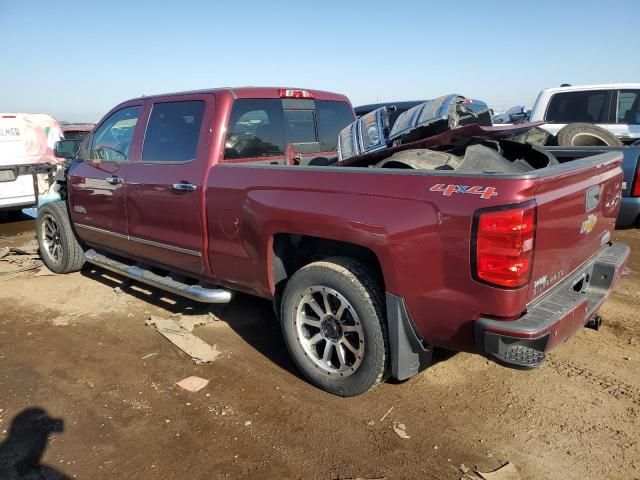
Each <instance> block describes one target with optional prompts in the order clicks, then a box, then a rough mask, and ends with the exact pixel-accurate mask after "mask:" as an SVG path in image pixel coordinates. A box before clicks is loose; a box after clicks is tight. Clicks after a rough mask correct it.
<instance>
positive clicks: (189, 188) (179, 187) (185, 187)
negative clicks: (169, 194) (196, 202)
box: [173, 183, 198, 192]
mask: <svg viewBox="0 0 640 480" xmlns="http://www.w3.org/2000/svg"><path fill="white" fill-rule="evenodd" d="M196 188H198V186H197V185H194V184H193V183H174V184H173V190H174V191H175V192H193V191H194V190H195V189H196Z"/></svg>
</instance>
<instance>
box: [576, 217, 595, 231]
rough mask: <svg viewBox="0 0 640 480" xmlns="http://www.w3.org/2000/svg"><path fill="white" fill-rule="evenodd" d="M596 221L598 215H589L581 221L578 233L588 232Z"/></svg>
mask: <svg viewBox="0 0 640 480" xmlns="http://www.w3.org/2000/svg"><path fill="white" fill-rule="evenodd" d="M597 221H598V217H596V216H595V215H589V216H588V217H587V219H586V220H585V221H584V222H582V226H581V227H580V233H590V232H591V230H593V227H595V226H596V222H597Z"/></svg>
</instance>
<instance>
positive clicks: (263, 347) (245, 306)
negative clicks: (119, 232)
mask: <svg viewBox="0 0 640 480" xmlns="http://www.w3.org/2000/svg"><path fill="white" fill-rule="evenodd" d="M82 275H83V276H85V277H87V278H89V279H91V280H95V281H98V282H100V283H102V284H103V285H106V286H108V287H111V288H120V289H121V290H122V292H124V293H125V294H127V295H131V296H133V297H135V298H137V299H139V300H142V301H144V302H147V303H149V304H151V305H153V306H156V307H159V308H163V309H165V310H167V311H169V312H171V313H176V314H177V313H180V314H182V316H184V317H187V316H189V315H203V314H206V313H208V312H211V313H213V314H214V315H215V316H216V317H218V318H220V319H221V320H224V321H225V322H226V323H227V324H228V325H229V327H231V329H232V330H233V331H234V332H235V333H237V334H238V335H239V336H240V337H242V339H243V340H244V341H246V342H247V343H248V344H249V345H250V346H251V347H252V348H254V349H255V350H257V351H258V352H260V353H261V354H262V355H263V356H264V357H266V358H267V359H269V360H270V361H272V362H273V363H275V364H276V365H278V366H279V367H280V368H282V369H284V370H286V371H288V372H289V373H291V374H293V375H295V376H296V377H298V378H300V379H303V378H304V377H303V376H302V374H301V373H300V371H299V370H298V369H297V368H296V366H295V365H294V363H293V361H292V360H291V358H290V357H289V354H288V352H287V348H286V345H285V343H284V339H283V337H282V331H281V329H280V324H279V323H278V321H277V319H276V318H275V315H274V313H273V306H272V304H271V302H270V301H268V300H265V299H262V298H258V297H254V296H251V295H245V294H242V293H235V294H234V297H233V300H232V301H231V303H229V304H227V305H207V304H201V303H197V302H193V301H190V300H188V299H185V298H183V297H180V296H178V295H173V294H171V293H168V292H166V291H164V290H159V289H156V288H153V287H151V286H148V285H144V284H140V283H138V282H135V281H132V280H129V279H128V278H126V277H123V276H120V275H118V274H115V273H111V272H107V271H104V270H101V269H98V268H93V267H88V268H85V269H83V270H82Z"/></svg>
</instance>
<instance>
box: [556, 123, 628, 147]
mask: <svg viewBox="0 0 640 480" xmlns="http://www.w3.org/2000/svg"><path fill="white" fill-rule="evenodd" d="M557 141H558V145H560V146H561V147H622V142H621V141H620V140H619V139H618V138H617V137H616V136H615V135H613V134H612V133H611V132H608V131H607V130H605V129H604V128H602V127H598V126H596V125H591V124H590V123H570V124H569V125H566V126H565V127H562V128H561V129H560V131H559V132H558V136H557Z"/></svg>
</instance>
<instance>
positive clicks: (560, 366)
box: [547, 358, 640, 406]
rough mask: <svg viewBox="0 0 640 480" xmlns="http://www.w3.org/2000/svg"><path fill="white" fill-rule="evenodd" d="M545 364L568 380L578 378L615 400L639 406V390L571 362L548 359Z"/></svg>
mask: <svg viewBox="0 0 640 480" xmlns="http://www.w3.org/2000/svg"><path fill="white" fill-rule="evenodd" d="M547 364H548V365H549V366H550V367H551V368H552V369H553V370H554V371H555V372H556V373H558V374H560V375H564V376H566V377H569V378H571V377H578V378H580V379H581V380H583V381H585V382H586V383H588V384H589V385H592V386H594V387H596V388H597V389H599V390H600V391H602V392H604V393H606V394H607V395H610V396H612V397H613V398H615V399H616V400H630V401H631V402H633V403H634V404H636V405H639V406H640V388H638V387H635V386H633V385H629V384H628V383H625V382H623V381H621V380H619V379H617V378H615V377H612V376H610V375H603V374H599V373H595V372H593V371H590V370H589V368H588V367H583V366H580V365H576V364H575V363H572V362H567V361H564V360H558V359H555V358H549V359H548V360H547Z"/></svg>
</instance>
